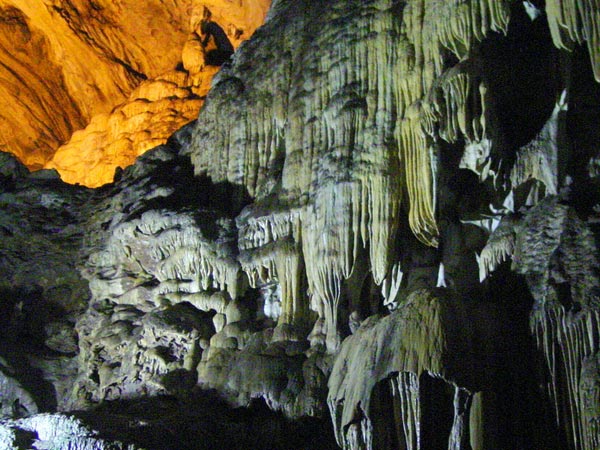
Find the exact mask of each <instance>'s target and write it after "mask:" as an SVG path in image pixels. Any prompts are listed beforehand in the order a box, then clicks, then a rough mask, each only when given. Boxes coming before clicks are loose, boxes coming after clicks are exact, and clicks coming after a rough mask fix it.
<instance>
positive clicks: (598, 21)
mask: <svg viewBox="0 0 600 450" xmlns="http://www.w3.org/2000/svg"><path fill="white" fill-rule="evenodd" d="M546 14H547V15H548V24H549V25H550V31H551V33H552V38H553V40H554V44H555V45H556V46H557V47H558V48H562V49H566V50H571V49H572V48H573V44H575V43H578V44H583V43H584V42H587V46H588V50H589V53H590V59H591V62H592V69H593V71H594V75H595V77H596V80H597V81H599V82H600V2H599V1H598V0H548V1H546Z"/></svg>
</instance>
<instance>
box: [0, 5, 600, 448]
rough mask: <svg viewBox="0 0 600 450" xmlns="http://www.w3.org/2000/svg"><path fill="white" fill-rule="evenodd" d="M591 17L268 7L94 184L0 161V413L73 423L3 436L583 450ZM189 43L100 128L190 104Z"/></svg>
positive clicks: (591, 217)
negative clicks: (186, 115) (187, 118)
mask: <svg viewBox="0 0 600 450" xmlns="http://www.w3.org/2000/svg"><path fill="white" fill-rule="evenodd" d="M599 12H600V5H597V4H596V2H591V1H588V2H586V1H579V2H576V1H568V0H563V1H558V0H557V1H546V2H538V1H528V2H517V1H510V0H502V1H496V0H494V1H492V0H469V1H439V0H406V1H396V0H368V1H364V0H361V1H358V0H333V1H330V2H328V4H327V7H326V8H324V7H323V4H321V3H319V2H313V1H308V0H306V1H292V0H278V1H274V2H273V3H272V5H271V9H270V11H269V13H268V15H267V20H266V22H265V24H264V25H263V26H262V27H260V28H259V29H258V30H257V31H256V33H255V34H254V35H253V36H252V38H251V39H249V40H247V41H245V42H244V43H243V44H242V45H240V46H239V48H238V49H237V51H236V53H235V56H234V58H233V60H232V62H231V63H230V64H227V65H224V66H223V67H222V68H221V70H220V71H219V72H218V73H217V74H216V75H215V76H214V78H213V79H212V85H211V89H210V91H209V92H208V93H207V95H206V100H205V102H204V104H203V106H202V110H201V112H200V114H199V116H198V118H197V120H196V121H195V122H192V123H190V124H189V125H186V126H184V127H183V128H180V129H179V130H178V131H177V132H175V133H174V134H173V135H172V136H171V137H170V138H169V139H168V140H167V141H166V142H164V143H163V144H161V145H158V146H157V147H155V148H154V149H152V150H151V151H149V152H146V153H144V154H143V155H141V156H139V157H138V158H137V159H136V162H135V164H133V165H131V166H129V167H127V168H125V169H124V170H120V171H117V173H116V174H115V177H114V181H113V182H112V183H109V184H106V185H104V186H103V187H101V188H98V189H87V188H82V187H80V186H71V185H66V184H64V183H63V182H61V181H60V180H58V179H56V178H53V177H55V176H56V174H55V172H51V171H45V172H41V173H39V174H38V175H35V173H34V174H30V173H29V172H28V171H27V170H25V169H24V167H23V166H22V165H20V164H19V163H18V161H16V160H15V159H14V158H13V157H10V156H8V155H4V154H3V156H2V159H0V175H1V177H0V202H1V203H2V204H3V205H4V209H3V210H2V213H1V215H0V217H1V218H2V219H1V221H0V226H1V227H0V231H1V232H2V233H3V240H2V242H1V243H0V245H1V247H0V251H1V253H0V256H1V257H2V258H1V259H0V271H1V272H0V273H1V278H0V280H2V283H3V284H2V289H3V291H2V292H3V294H4V293H5V295H4V298H3V302H2V305H3V306H2V307H3V311H5V312H6V314H5V315H4V318H3V319H2V320H3V324H4V327H3V328H2V329H3V330H14V332H13V331H10V332H5V333H4V334H3V335H0V343H2V344H3V346H0V349H4V348H5V349H7V350H6V351H5V350H0V356H1V357H3V358H4V359H3V360H0V362H1V364H0V378H2V379H1V380H0V381H2V383H0V384H1V387H2V391H3V392H5V394H4V395H5V396H6V397H7V398H10V402H12V404H11V405H8V406H5V405H4V404H3V405H2V413H3V414H4V415H6V416H11V417H13V418H15V419H16V418H18V417H21V416H28V415H29V414H30V413H33V412H48V411H55V410H61V411H64V412H65V415H64V416H44V415H42V416H40V415H34V416H32V417H27V418H25V419H18V420H17V421H16V422H15V421H11V422H6V423H5V425H4V428H2V429H1V430H0V433H2V434H0V438H1V439H4V437H2V436H4V435H6V436H7V438H6V439H8V441H7V442H10V445H13V446H17V448H19V445H21V446H22V445H23V444H18V443H17V444H15V443H14V442H16V440H18V439H19V438H20V437H19V436H22V435H20V434H19V433H22V432H23V430H25V435H24V436H25V438H26V439H30V440H31V439H33V438H34V437H35V436H33V435H32V434H31V433H34V432H35V433H38V435H39V432H38V431H35V429H34V428H32V426H30V425H27V426H25V425H23V424H25V422H21V421H24V420H38V419H36V418H40V417H41V418H43V417H46V418H47V417H53V418H56V419H52V420H59V421H64V420H67V419H65V418H66V417H67V415H66V413H67V412H69V411H73V410H82V411H81V412H80V413H78V414H77V416H76V417H77V420H81V421H82V422H80V425H81V427H80V428H77V427H75V428H77V430H78V431H76V432H75V433H74V434H75V435H78V436H81V437H82V438H85V439H88V438H90V439H91V438H94V439H95V438H99V439H100V437H99V436H100V435H98V436H97V435H96V434H94V433H93V432H92V431H91V430H95V429H98V430H100V431H101V432H107V433H108V438H110V439H109V440H111V441H115V440H119V441H122V442H123V443H124V444H123V445H135V446H141V447H143V446H144V445H146V446H150V448H154V447H156V448H169V447H168V446H169V445H171V444H174V443H176V444H174V445H179V446H180V447H181V448H186V447H185V446H184V445H190V447H189V448H204V447H202V445H203V444H201V443H200V441H201V440H202V436H203V437H206V438H208V437H210V438H211V439H214V436H213V432H214V430H218V431H219V432H221V430H222V433H224V434H227V433H231V436H232V438H231V439H232V440H231V441H227V442H226V443H223V442H222V441H219V440H218V439H217V440H216V441H215V442H218V444H214V445H213V448H270V449H273V448H314V449H317V448H319V449H325V448H334V447H335V446H336V444H334V443H333V440H334V439H335V441H336V442H337V446H339V447H342V448H344V449H348V450H358V449H381V450H383V449H402V450H418V449H420V450H433V449H446V448H447V449H451V450H467V449H470V450H484V449H485V450H488V449H509V448H510V449H536V450H537V449H549V450H592V449H596V448H597V447H598V445H599V442H600V434H599V433H600V429H599V428H598V420H599V414H598V411H599V408H600V403H599V402H600V396H599V395H598V389H599V388H598V384H599V382H600V375H599V374H600V370H599V362H598V361H599V355H600V321H599V316H598V314H599V311H600V309H599V308H600V298H599V292H600V291H599V288H598V287H599V285H600V279H599V277H600V255H599V253H598V237H599V232H600V228H599V225H600V190H599V181H600V180H599V179H598V173H599V171H598V170H597V169H598V161H599V160H600V153H599V151H598V149H599V148H600V131H599V130H600V128H599V127H598V126H597V125H598V123H600V83H599V82H598V70H597V65H598V55H597V51H596V49H597V45H596V44H597V36H598V35H599V34H600V29H599V28H598V24H599V22H598V14H599ZM196 19H197V17H196V16H194V14H192V18H191V19H190V20H191V21H192V22H194V20H196ZM198 45H199V43H198V40H197V38H196V37H194V36H192V37H190V39H189V40H188V41H187V43H186V45H185V51H184V52H183V68H184V69H185V70H186V71H187V75H185V77H184V72H183V70H176V71H175V72H171V74H170V75H169V77H172V78H169V77H166V78H163V79H162V80H158V81H157V80H154V81H148V82H147V83H143V84H141V85H140V86H139V87H138V88H137V90H136V91H135V92H134V93H133V94H132V97H131V99H132V101H131V102H130V103H128V104H126V105H123V106H122V107H118V108H116V109H115V110H114V111H113V113H112V115H111V116H106V121H107V123H111V120H114V121H117V120H122V118H123V117H125V116H127V117H129V118H130V119H131V123H132V125H131V127H132V128H131V129H127V130H129V131H127V133H129V132H130V131H131V133H135V132H137V131H135V130H137V129H136V128H135V126H137V125H135V124H137V123H138V122H137V121H138V120H139V121H140V122H143V120H142V118H136V117H137V116H138V115H141V116H143V115H145V114H146V113H147V112H148V111H149V110H151V109H152V108H154V106H153V105H154V104H155V103H157V104H158V103H160V102H161V101H163V99H164V98H165V96H166V97H173V96H175V97H177V98H178V99H180V100H181V101H182V102H181V103H182V104H183V105H186V104H188V102H189V101H190V100H189V96H188V94H190V93H192V94H194V92H196V94H195V95H198V94H197V91H195V89H199V87H198V86H199V85H198V84H194V83H195V82H194V81H193V80H192V78H190V73H191V72H193V71H194V70H198V68H199V67H201V66H202V60H201V58H200V59H198V58H196V57H195V55H197V53H194V52H195V51H196V50H195V49H197V47H198ZM177 77H181V79H177V80H175V78H177ZM142 98H145V99H147V101H141V100H140V99H142ZM192 98H193V95H192ZM185 99H187V100H185ZM195 101H196V100H193V99H192V103H193V102H195ZM184 108H185V107H184ZM119 115H121V116H123V117H121V119H116V118H115V117H117V116H119ZM102 120H104V119H102ZM173 123H175V120H174V121H173ZM101 128H102V127H99V128H98V129H99V130H100V129H101ZM90 130H92V129H91V128H90V129H89V130H88V131H89V132H90V134H89V135H88V136H92V135H93V132H92V131H93V130H92V131H90ZM122 130H125V128H119V130H116V131H115V134H114V135H113V136H118V133H120V132H122ZM98 133H99V134H98V135H97V137H99V136H104V134H102V133H103V132H101V131H98ZM107 133H109V132H107ZM82 136H83V135H82ZM86 139H87V138H86ZM90 139H91V138H90ZM83 141H85V139H83ZM119 145H121V144H119ZM123 146H124V147H123V148H125V147H127V145H126V144H123ZM117 147H118V146H114V148H113V150H114V151H115V152H117V150H118V149H117ZM116 154H117V153H115V156H116ZM86 157H87V156H86ZM64 161H65V162H67V161H68V159H65V160H64ZM41 217H47V219H45V220H42V219H41ZM29 245H33V246H34V247H33V248H31V249H30V248H29ZM38 260H39V261H49V264H43V263H42V264H40V263H37V262H34V261H38ZM32 280H35V282H33V281H32ZM42 306H44V307H42ZM51 306H56V308H55V309H52V308H51ZM33 318H36V320H33ZM13 335H16V336H18V337H19V339H14V337H13ZM32 350H35V352H33V351H32ZM27 352H29V353H27ZM23 353H26V354H28V355H29V354H31V356H27V357H25V356H23ZM7 355H8V356H7ZM31 368H34V369H35V371H33V372H30V375H29V376H25V374H26V373H27V370H28V369H31ZM206 396H209V397H208V398H209V404H207V403H206V398H207V397H206ZM210 396H214V397H210ZM44 399H45V400H46V401H44ZM48 399H50V401H48ZM202 399H204V400H202ZM151 405H152V406H151ZM153 408H156V409H153ZM228 408H235V411H236V413H240V412H241V414H242V417H246V420H248V417H251V418H252V419H250V420H254V419H253V418H254V417H257V419H256V420H257V425H256V426H254V427H251V426H249V425H248V426H246V425H244V426H243V427H241V428H240V426H239V424H240V423H243V424H247V422H244V419H239V421H238V417H239V416H234V415H232V414H234V413H232V412H227V413H226V414H225V415H221V412H222V411H230V410H229V409H228ZM262 408H264V409H262ZM140 409H142V411H140ZM267 409H268V410H271V412H268V413H267V412H266V410H267ZM207 411H208V412H209V413H210V414H212V413H213V411H214V412H215V413H218V419H214V418H210V417H207V414H208V413H207ZM261 411H262V412H261ZM279 414H280V415H279ZM232 417H235V419H232ZM273 417H279V418H281V417H285V418H286V419H285V421H284V422H283V425H282V422H280V421H278V420H275V421H273V422H272V425H271V427H272V428H268V426H267V425H266V423H268V422H265V421H262V420H259V419H258V418H263V419H264V418H267V420H271V418H273ZM94 418H96V419H94ZM39 420H43V419H39ZM71 420H72V419H68V420H67V421H68V422H69V423H70V421H71ZM232 422H234V423H233V424H232ZM78 423H79V422H78ZM306 424H308V427H309V429H312V430H316V431H315V434H313V436H314V435H318V438H316V439H313V440H309V441H306V440H304V437H303V436H305V435H304V434H302V433H304V432H305V431H306V428H303V427H304V425H306ZM78 426H79V425H78ZM311 427H314V428H311ZM19 430H21V431H19ZM248 430H252V433H256V434H257V435H258V436H259V438H260V439H259V440H244V439H247V435H248V434H249V433H250V431H248ZM296 431H298V433H296ZM152 433H157V434H156V435H158V436H159V437H157V438H156V439H155V438H154V437H153V436H156V435H153V434H152ZM214 434H218V433H216V432H215V433H214ZM309 434H310V433H309ZM69 436H71V434H70V435H69ZM199 436H200V437H199ZM227 436H229V435H228V434H227ZM282 436H283V438H281V437H282ZM270 437H273V440H272V441H269V440H268V439H270ZM103 438H104V437H102V439H103ZM262 438H264V439H265V440H261V439H262ZM11 439H12V440H11ZM161 439H163V441H161ZM227 439H229V437H228V438H227ZM257 439H258V438H257ZM166 441H169V442H167V443H165V442H166ZM159 442H160V443H159ZM181 442H187V444H181ZM211 442H212V441H211ZM190 443H191V444H190ZM119 445H120V444H119ZM161 445H164V446H165V447H161ZM215 445H217V446H216V447H215ZM228 445H229V447H227V446H228ZM153 446H154V447H153ZM244 446H245V447H244ZM83 448H85V447H83ZM117 448H118V447H117ZM209 448H210V447H209Z"/></svg>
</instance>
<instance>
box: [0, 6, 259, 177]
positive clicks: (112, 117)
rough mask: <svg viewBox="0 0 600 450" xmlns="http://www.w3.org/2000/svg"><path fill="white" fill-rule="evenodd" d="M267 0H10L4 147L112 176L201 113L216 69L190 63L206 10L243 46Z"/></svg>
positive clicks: (36, 161) (3, 36)
mask: <svg viewBox="0 0 600 450" xmlns="http://www.w3.org/2000/svg"><path fill="white" fill-rule="evenodd" d="M268 5H269V2H268V1H264V0H245V1H243V2H236V3H235V4H234V3H231V2H223V1H197V0H178V1H175V2H165V1H162V0H152V1H150V2H144V3H143V4H140V3H139V2H135V1H127V2H119V3H118V4H116V3H115V2H109V1H95V2H87V1H74V2H73V1H61V0H57V1H50V2H43V1H41V0H35V1H25V0H23V1H19V0H3V1H2V2H0V42H1V43H2V45H1V46H0V61H2V63H3V64H2V68H1V69H0V73H1V74H2V80H3V81H2V82H1V83H0V105H1V106H2V110H3V111H4V113H2V115H1V119H2V120H1V122H0V130H1V132H2V142H0V148H1V149H2V150H4V151H9V152H12V153H14V154H16V155H17V156H18V157H19V158H20V159H21V161H23V162H24V163H25V164H26V165H27V166H28V167H29V168H30V169H39V168H42V167H46V168H57V169H58V170H59V172H60V173H61V175H62V177H63V179H64V180H65V181H67V182H69V183H81V184H85V185H88V186H99V185H101V184H104V183H107V182H110V181H112V177H113V175H114V171H115V168H116V167H118V166H121V167H126V166H127V165H130V164H131V163H132V162H133V161H134V159H135V157H136V156H139V155H140V154H141V153H143V152H144V151H145V150H148V149H149V148H152V147H154V146H156V145H158V144H159V143H164V141H165V140H166V138H167V137H168V136H169V135H170V134H172V133H173V132H174V131H175V130H176V129H177V128H179V127H181V126H182V125H184V124H185V123H187V122H189V121H191V120H193V119H194V118H195V117H196V116H197V113H198V110H199V108H200V105H201V100H200V97H202V96H204V95H205V94H206V91H207V89H208V86H209V84H210V78H211V76H212V75H213V74H214V72H215V70H214V69H207V70H204V68H203V67H202V66H199V65H195V66H192V67H186V62H188V61H189V60H190V58H192V59H193V58H194V55H193V54H192V55H190V50H189V45H188V42H189V41H190V39H191V38H192V37H193V36H195V35H194V31H195V30H196V28H197V25H198V22H199V20H200V18H201V15H202V11H203V9H204V8H205V7H208V8H210V9H211V11H212V13H213V19H214V20H215V21H217V22H218V23H219V24H221V26H223V28H224V29H225V30H226V31H227V33H228V34H229V36H230V39H231V41H232V42H233V43H234V45H236V46H237V45H239V43H240V42H241V41H242V40H244V39H247V38H248V37H249V36H250V35H251V34H252V32H253V31H254V29H255V28H256V27H257V26H259V25H260V24H261V23H262V21H263V20H264V15H265V13H266V9H267V7H268ZM184 50H185V51H184ZM191 53H194V52H193V51H192V52H191ZM195 53H201V51H200V49H195ZM200 57H201V56H200ZM195 58H196V59H199V57H198V56H196V57H195ZM186 60H187V61H186ZM176 67H180V69H179V70H175V68H176ZM148 80H150V81H148ZM123 102H126V104H125V105H123ZM128 104H129V105H128ZM131 104H132V105H131ZM119 105H120V106H119ZM127 105H128V106H127ZM115 107H117V109H116V110H114V108H115ZM84 128H85V130H84V131H77V130H82V129H84ZM74 132H76V134H75V135H73V133H74ZM63 144H66V145H63ZM59 147H60V149H59V150H58V154H57V155H56V157H54V153H55V152H56V151H57V149H58V148H59Z"/></svg>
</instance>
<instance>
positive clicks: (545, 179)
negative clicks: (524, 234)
mask: <svg viewBox="0 0 600 450" xmlns="http://www.w3.org/2000/svg"><path fill="white" fill-rule="evenodd" d="M567 108H568V106H567V92H566V91H563V92H562V94H561V97H560V99H559V100H558V101H557V103H556V106H555V107H554V111H553V112H552V115H551V116H550V118H549V119H548V121H547V122H546V124H545V125H544V127H543V128H542V130H541V131H540V133H539V134H538V135H537V136H536V138H535V139H533V140H532V141H531V142H529V143H528V144H527V145H526V146H524V147H523V148H521V149H519V152H518V153H517V159H516V161H515V163H514V165H513V168H512V170H511V173H510V180H511V186H512V188H513V189H516V188H518V187H519V186H521V185H522V184H524V183H526V182H527V181H528V180H530V179H531V180H537V181H538V182H540V183H542V184H543V185H544V187H545V194H546V195H556V194H557V192H558V188H559V167H558V155H559V147H560V145H561V142H560V138H561V136H560V133H561V131H562V130H561V126H562V125H563V122H564V121H565V115H566V114H565V111H566V110H567Z"/></svg>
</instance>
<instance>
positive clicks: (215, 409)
mask: <svg viewBox="0 0 600 450" xmlns="http://www.w3.org/2000/svg"><path fill="white" fill-rule="evenodd" d="M73 414H74V415H75V416H76V417H77V418H79V419H81V420H82V421H83V422H84V423H85V424H86V425H88V426H90V427H92V428H93V429H95V430H97V431H98V432H99V433H100V437H101V438H103V439H108V440H118V441H121V442H123V443H125V444H134V445H137V446H140V447H143V448H146V449H148V450H205V449H206V450H208V449H222V450H238V449H239V450H242V449H244V450H246V449H254V450H261V449H264V450H267V449H268V450H313V449H314V450H328V449H332V450H333V449H338V448H339V447H338V446H337V445H336V443H335V438H334V435H333V428H332V426H331V423H330V420H329V418H328V417H327V418H323V419H317V418H303V419H300V420H294V421H292V420H290V419H287V418H285V417H284V416H283V415H282V414H281V413H276V412H273V411H271V410H270V409H269V408H268V407H267V406H266V404H265V403H264V401H262V400H260V401H259V400H255V401H253V402H252V404H251V405H250V406H249V407H248V408H239V407H238V408H233V407H231V406H229V405H228V404H227V403H225V402H224V401H223V400H222V399H220V398H219V397H218V395H217V394H216V393H213V392H210V391H200V390H196V391H195V392H193V393H192V394H190V395H189V396H187V397H186V398H181V397H179V398H178V397H174V396H159V397H149V398H143V399H136V400H119V401H114V402H106V403H103V404H102V405H100V406H98V407H97V408H95V409H93V410H90V411H78V412H75V413H73Z"/></svg>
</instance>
